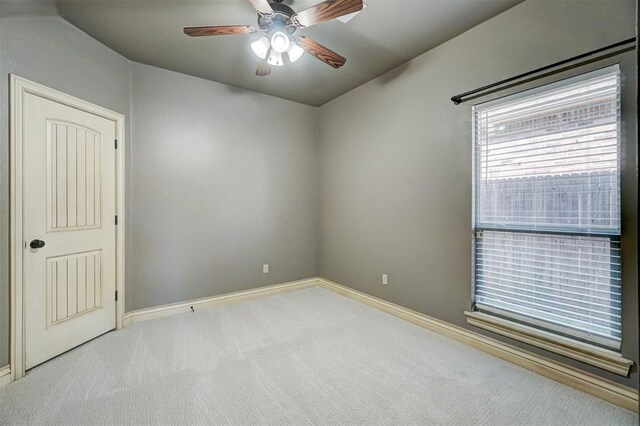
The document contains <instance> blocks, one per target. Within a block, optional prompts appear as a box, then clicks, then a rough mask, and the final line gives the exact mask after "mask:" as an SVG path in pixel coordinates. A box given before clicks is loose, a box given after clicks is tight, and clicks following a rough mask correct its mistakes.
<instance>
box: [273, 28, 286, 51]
mask: <svg viewBox="0 0 640 426" xmlns="http://www.w3.org/2000/svg"><path fill="white" fill-rule="evenodd" d="M289 44H290V41H289V36H287V35H286V34H285V33H283V32H282V31H278V32H276V33H275V34H274V35H272V36H271V48H273V50H275V51H276V52H278V53H284V52H286V51H287V49H288V48H289Z"/></svg>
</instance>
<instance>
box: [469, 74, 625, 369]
mask: <svg viewBox="0 0 640 426" xmlns="http://www.w3.org/2000/svg"><path fill="white" fill-rule="evenodd" d="M611 72H616V73H617V74H618V76H619V78H621V65H620V63H619V62H616V63H613V64H609V65H607V66H604V67H600V68H595V69H590V70H586V71H584V72H582V73H578V74H574V75H571V76H568V77H563V78H559V79H556V80H554V81H552V82H549V83H546V84H541V85H538V86H535V87H531V88H525V89H523V90H521V91H518V92H514V93H510V94H507V95H505V96H502V97H498V98H494V99H491V100H488V101H486V102H480V103H477V104H474V105H473V106H472V108H471V115H472V120H471V134H472V156H471V160H472V244H471V252H472V253H471V254H472V256H471V310H470V312H465V315H466V316H467V321H468V322H469V324H471V325H475V326H478V327H482V328H485V329H488V330H490V331H493V332H496V333H498V334H502V335H506V336H508V337H511V338H515V339H518V340H522V341H525V342H526V343H530V344H532V345H534V346H538V347H544V348H545V349H549V350H552V351H554V350H553V349H552V348H551V349H550V348H549V347H545V345H541V344H539V341H538V340H539V339H538V337H539V336H538V335H543V336H544V339H543V340H545V341H547V342H548V341H552V342H554V344H559V342H562V346H563V347H569V348H570V350H569V351H568V353H565V352H566V350H563V351H554V352H558V353H562V354H563V355H565V356H569V357H571V358H574V359H581V358H582V357H583V355H584V348H585V347H586V348H589V351H590V352H595V353H596V354H600V355H601V356H603V357H605V358H612V359H613V360H614V361H615V360H618V361H620V363H621V365H624V366H626V365H627V364H628V363H629V361H628V360H625V359H624V358H622V357H621V355H620V352H621V347H622V337H623V336H622V322H623V318H622V311H621V337H620V340H619V341H618V342H617V343H615V344H612V341H611V340H610V339H606V338H604V337H603V338H601V339H598V338H595V337H594V336H593V335H591V336H589V338H588V339H587V338H586V336H587V335H588V333H586V332H583V331H581V330H578V329H572V328H571V327H568V326H567V327H565V326H562V325H558V326H554V324H553V323H551V322H547V321H544V320H538V319H536V318H533V317H527V316H526V315H520V314H518V313H515V312H513V313H512V312H508V311H506V312H505V311H504V310H502V309H500V308H491V309H487V308H486V307H485V308H484V309H479V308H478V306H477V304H476V282H477V277H476V268H477V258H476V257H477V248H478V247H477V245H478V243H477V238H478V233H481V232H483V231H496V232H507V233H516V232H527V233H531V234H547V235H558V236H562V235H567V236H569V235H573V236H587V237H600V238H609V241H610V245H611V246H612V247H614V246H616V245H617V247H618V248H620V249H621V245H622V244H621V240H622V233H623V223H622V220H620V234H619V235H618V234H611V233H597V232H588V231H586V232H581V231H578V230H576V231H560V230H558V231H556V230H548V229H523V228H522V227H520V228H517V227H512V228H509V227H490V226H482V225H478V223H477V207H478V201H479V194H478V190H477V180H478V177H479V172H480V170H478V169H479V167H478V164H477V149H478V146H477V135H476V128H475V127H476V111H477V108H478V107H488V106H492V105H496V104H502V103H505V102H509V101H513V100H517V99H519V98H524V97H527V96H532V95H536V94H539V93H543V92H547V91H550V90H554V89H558V88H562V87H564V86H567V85H570V84H573V83H577V82H580V81H585V80H587V79H590V78H594V77H599V76H603V75H607V74H609V73H611ZM619 87H620V94H619V96H620V108H621V109H622V105H621V104H622V96H623V90H622V85H621V84H620V86H619ZM620 114H622V111H621V113H620ZM622 121H623V120H622V118H621V119H620V121H619V123H618V128H617V133H618V136H617V139H618V158H617V172H618V191H619V198H618V200H619V214H620V216H622V212H623V199H622V188H621V186H622V182H621V181H622V158H621V157H622V155H621V154H622V152H621V151H622V142H623V141H622V134H621V133H622V128H623V123H622ZM620 219H622V218H620ZM616 272H618V273H619V274H620V276H621V277H622V266H620V267H619V268H618V270H617V271H616ZM620 287H621V288H620V291H621V292H622V291H623V288H622V285H621V286H620ZM621 307H622V304H621ZM519 317H520V318H519ZM494 319H495V320H494ZM501 322H503V323H509V327H503V328H502V329H501V327H500V326H496V323H497V324H500V323H501ZM507 328H508V329H509V330H507ZM514 330H520V331H521V333H515V335H514ZM532 335H536V336H537V337H536V339H531V336H532ZM572 342H573V343H574V344H572ZM572 351H576V352H575V354H573V355H572ZM581 360H582V361H584V362H587V363H590V364H592V365H597V366H599V367H600V368H604V367H602V366H601V365H598V363H592V362H589V361H585V360H583V359H581ZM614 363H615V362H614ZM632 364H633V363H631V365H632ZM619 367H620V366H618V367H617V368H618V369H620V368H619ZM605 369H608V368H605ZM622 370H625V371H628V368H626V367H623V368H622ZM609 371H613V370H611V369H609ZM613 372H616V373H617V374H622V375H626V374H623V373H620V372H619V371H613Z"/></svg>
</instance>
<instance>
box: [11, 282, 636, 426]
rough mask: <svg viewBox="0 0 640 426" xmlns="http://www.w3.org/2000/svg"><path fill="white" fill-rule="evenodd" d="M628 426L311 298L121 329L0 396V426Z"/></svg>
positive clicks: (489, 365) (267, 300) (540, 382)
mask: <svg viewBox="0 0 640 426" xmlns="http://www.w3.org/2000/svg"><path fill="white" fill-rule="evenodd" d="M23 423H24V424H83V425H86V424H171V425H179V424H190V425H191V424H205V423H207V424H242V425H247V424H295V425H304V424H321V425H326V424H367V425H372V424H381V425H390V424H396V425H404V424H428V425H434V424H447V425H465V424H469V425H470V424H486V425H517V424H532V425H552V424H562V425H624V424H630V425H631V424H635V425H637V424H638V416H637V415H636V414H634V413H632V412H630V411H627V410H624V409H622V408H618V407H616V406H614V405H612V404H609V403H607V402H604V401H601V400H599V399H597V398H594V397H592V396H589V395H587V394H584V393H582V392H579V391H576V390H574V389H572V388H569V387H567V386H564V385H561V384H558V383H556V382H554V381H552V380H549V379H546V378H544V377H542V376H539V375H537V374H534V373H532V372H529V371H527V370H524V369H522V368H520V367H517V366H514V365H512V364H509V363H507V362H504V361H501V360H499V359H497V358H494V357H492V356H490V355H487V354H484V353H482V352H480V351H477V350H475V349H472V348H470V347H468V346H465V345H463V344H461V343H458V342H455V341H453V340H450V339H447V338H445V337H443V336H440V335H438V334H435V333H432V332H429V331H427V330H424V329H422V328H419V327H417V326H414V325H412V324H410V323H407V322H404V321H402V320H400V319H397V318H395V317H392V316H390V315H387V314H385V313H382V312H379V311H377V310H375V309H373V308H370V307H368V306H365V305H362V304H359V303H357V302H355V301H352V300H350V299H347V298H345V297H342V296H339V295H337V294H334V293H332V292H330V291H328V290H324V289H321V288H309V289H305V290H299V291H295V292H290V293H284V294H279V295H275V296H269V297H264V298H260V299H255V300H251V301H247V302H242V303H238V304H230V305H225V306H220V307H216V308H211V309H208V310H202V311H199V312H196V313H192V314H183V315H176V316H172V317H167V318H163V319H157V320H153V321H147V322H142V323H137V324H133V325H131V326H129V327H126V328H125V329H123V330H121V331H117V332H112V333H108V334H106V335H104V336H102V337H100V338H98V339H95V340H93V341H91V342H89V343H87V344H85V345H83V346H81V347H79V348H77V349H75V350H72V351H70V352H67V353H66V354H63V355H61V356H59V357H57V358H55V359H53V360H51V361H49V362H47V363H45V364H43V365H41V366H39V367H37V368H35V369H33V370H31V371H30V372H29V373H28V374H27V376H26V377H25V378H24V379H22V380H20V381H18V382H15V383H13V384H11V385H9V386H6V387H4V388H2V389H0V424H3V425H4V424H23Z"/></svg>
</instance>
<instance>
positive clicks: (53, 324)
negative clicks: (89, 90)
mask: <svg viewBox="0 0 640 426" xmlns="http://www.w3.org/2000/svg"><path fill="white" fill-rule="evenodd" d="M23 115H24V125H23V132H24V133H23V135H24V139H23V140H24V150H23V153H24V157H23V227H24V228H23V229H24V231H23V235H24V238H25V241H24V252H23V262H24V289H25V295H24V296H25V299H24V301H25V303H24V309H25V345H26V359H25V360H26V368H27V369H28V368H31V367H34V366H36V365H38V364H40V363H42V362H44V361H46V360H48V359H50V358H52V357H54V356H56V355H58V354H60V353H62V352H65V351H67V350H69V349H71V348H73V347H75V346H78V345H80V344H82V343H84V342H86V341H87V340H90V339H92V338H94V337H96V336H99V335H100V334H103V333H105V332H107V331H109V330H112V329H114V328H115V326H116V304H115V290H116V274H115V271H116V226H115V225H116V224H115V212H116V192H115V185H116V164H115V161H116V156H115V146H114V142H115V131H116V123H115V122H113V121H111V120H108V119H105V118H103V117H99V116H96V115H93V114H90V113H87V112H84V111H81V110H78V109H75V108H72V107H69V106H66V105H63V104H60V103H57V102H55V101H51V100H48V99H45V98H43V97H40V96H37V95H33V94H30V93H27V94H26V95H25V97H24V108H23Z"/></svg>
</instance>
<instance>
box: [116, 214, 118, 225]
mask: <svg viewBox="0 0 640 426" xmlns="http://www.w3.org/2000/svg"><path fill="white" fill-rule="evenodd" d="M117 224H118V215H116V225H117Z"/></svg>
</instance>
